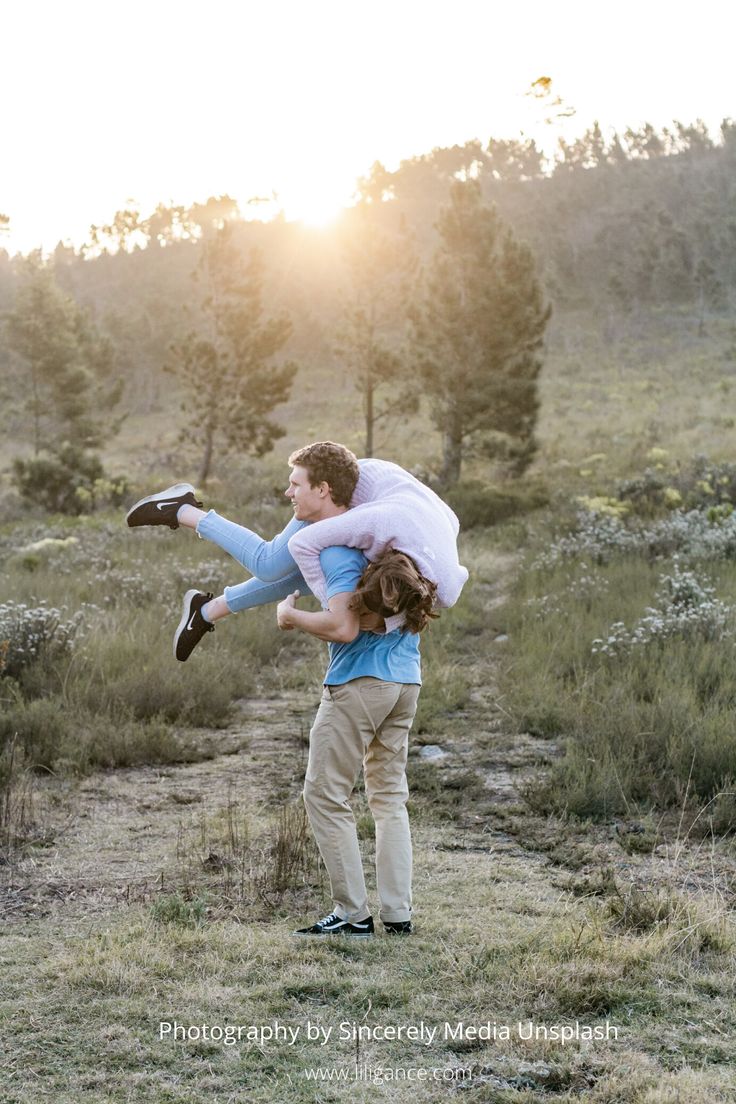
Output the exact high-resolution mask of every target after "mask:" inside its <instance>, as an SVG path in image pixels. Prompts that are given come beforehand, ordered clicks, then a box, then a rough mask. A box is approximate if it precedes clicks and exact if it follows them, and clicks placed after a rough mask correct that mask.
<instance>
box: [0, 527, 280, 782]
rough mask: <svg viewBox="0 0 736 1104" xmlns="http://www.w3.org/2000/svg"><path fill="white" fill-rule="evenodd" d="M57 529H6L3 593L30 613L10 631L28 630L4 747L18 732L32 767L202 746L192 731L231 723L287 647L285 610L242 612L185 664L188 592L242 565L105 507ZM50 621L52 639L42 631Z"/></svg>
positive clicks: (167, 755)
mask: <svg viewBox="0 0 736 1104" xmlns="http://www.w3.org/2000/svg"><path fill="white" fill-rule="evenodd" d="M48 530H49V531H50V532H51V533H52V535H55V536H57V537H62V536H63V538H64V539H57V540H48V539H43V540H41V541H39V527H38V526H37V524H35V523H33V524H29V523H26V524H23V525H19V526H16V527H14V528H13V529H6V530H5V532H4V533H3V534H2V540H1V545H2V547H0V555H1V556H2V559H3V561H4V562H3V566H4V569H5V571H4V581H5V594H4V595H3V596H2V597H3V598H4V599H5V600H6V602H8V603H10V605H9V606H8V609H10V610H11V613H12V610H13V609H16V610H17V611H19V612H18V614H17V617H16V619H15V627H12V626H11V628H8V629H7V630H6V631H7V632H15V633H16V635H18V634H20V635H18V639H19V644H18V646H17V647H15V648H14V649H13V648H11V649H10V650H8V645H7V644H6V647H5V649H4V651H3V656H4V659H7V658H8V656H12V657H13V664H12V667H11V666H9V664H7V663H4V668H5V669H4V670H1V669H0V697H2V699H3V706H4V708H3V710H2V713H1V714H0V748H1V747H2V746H3V745H4V744H5V743H7V742H8V741H9V740H10V739H11V738H14V739H17V740H18V742H19V746H20V747H21V748H22V750H23V753H24V760H25V762H26V764H27V765H28V766H29V767H31V768H38V767H44V768H47V769H51V770H60V769H73V770H77V771H79V770H88V769H90V768H92V767H94V766H95V765H102V766H122V765H126V766H128V765H132V764H135V763H139V762H146V761H149V762H150V761H177V760H181V759H191V758H196V757H198V756H199V755H200V754H201V752H200V751H198V749H197V747H196V745H195V743H194V741H193V740H192V739H191V738H187V737H186V736H185V735H182V730H186V729H191V728H196V727H221V726H223V725H225V724H226V723H227V721H228V719H229V716H230V713H231V708H232V704H233V701H234V700H235V699H237V698H240V697H243V696H246V695H248V694H251V693H253V691H254V689H255V686H256V681H257V679H258V677H259V672H260V671H261V670H262V668H264V665H267V664H268V663H269V661H270V660H271V659H272V658H273V656H274V655H275V654H276V653H277V652H278V650H279V649H281V648H283V647H284V638H283V634H280V633H279V631H278V629H277V627H276V624H275V618H274V616H273V611H272V610H256V611H250V612H249V613H248V614H247V615H243V616H241V617H238V618H232V619H230V620H229V621H228V622H226V623H225V624H223V625H222V626H220V627H219V628H218V630H217V631H216V633H214V634H212V635H211V636H208V637H207V638H206V639H205V640H204V641H203V642H202V643H201V645H200V646H199V648H198V649H197V651H196V653H195V654H194V655H193V656H192V657H190V659H189V660H188V662H187V664H186V665H184V664H182V663H178V662H177V661H176V660H175V659H174V656H173V653H172V638H173V633H174V630H175V628H176V625H177V624H178V620H179V616H180V611H181V596H182V593H183V592H184V590H186V589H187V588H188V587H190V586H192V585H194V586H199V587H201V589H205V590H206V589H209V590H212V591H214V592H215V593H218V592H219V591H220V590H221V589H222V587H223V586H224V585H225V583H226V582H228V581H236V580H239V579H241V578H243V574H244V573H243V572H242V570H241V569H240V568H238V567H237V565H235V564H231V563H230V562H229V561H228V559H227V557H225V555H224V554H222V553H218V552H216V550H214V549H212V548H211V547H210V546H208V545H205V544H203V543H202V542H199V541H197V540H194V539H187V538H189V537H190V535H189V534H172V533H170V532H169V531H168V530H166V531H164V532H159V531H153V532H141V533H130V532H128V531H127V530H125V529H124V528H123V527H122V526H121V525H120V523H119V521H117V520H116V521H114V522H110V521H109V520H107V521H105V520H102V519H100V518H99V517H96V518H81V519H74V521H73V522H71V521H70V520H69V519H63V520H61V521H58V523H57V522H56V521H54V522H53V523H51V524H50V525H49V527H48ZM70 532H71V533H72V535H73V539H72V540H69V533H70ZM177 538H178V539H177ZM29 549H30V551H29ZM12 603H16V605H15V606H14V607H13V606H12ZM24 603H25V605H26V606H27V607H28V612H27V614H26V613H25V612H24V610H23V604H24ZM39 610H40V611H41V613H40V614H39V613H38V611H39ZM44 610H47V611H50V612H49V613H48V615H46V616H45V618H44V615H43V611H44ZM31 614H33V616H34V617H35V620H34V621H33V622H32V624H31ZM52 614H53V616H52ZM24 616H25V617H26V621H27V622H28V623H29V626H30V627H29V628H27V629H26V628H24V623H23V617H24ZM11 621H12V618H11V617H10V616H9V615H8V616H6V623H7V624H8V625H10V624H11ZM56 621H59V622H60V624H61V626H62V628H63V629H64V630H65V631H66V626H67V624H69V625H71V624H72V623H73V626H74V632H73V634H72V632H71V630H69V631H68V632H66V635H65V636H64V637H63V639H62V638H61V637H60V635H59V631H57V632H56V635H55V636H54V635H53V634H52V631H51V630H52V629H53V626H54V624H55V622H56ZM46 625H50V626H51V629H49V630H47V635H48V640H44V639H41V638H40V637H39V635H38V630H37V626H41V628H42V629H43V628H44V627H45V626H46ZM34 633H35V636H34V635H33V634H34ZM0 635H2V634H1V633H0ZM28 641H31V642H32V643H33V642H34V641H35V642H36V643H33V646H32V647H31V646H29V643H28ZM60 642H61V643H63V645H64V646H63V647H62V646H60ZM11 643H12V642H11ZM11 676H12V677H11Z"/></svg>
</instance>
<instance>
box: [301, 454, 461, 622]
mask: <svg viewBox="0 0 736 1104" xmlns="http://www.w3.org/2000/svg"><path fill="white" fill-rule="evenodd" d="M358 463H359V465H360V478H359V480H358V485H357V487H356V488H355V494H354V495H353V497H352V499H351V502H350V509H349V510H347V511H346V512H345V513H344V514H340V515H339V516H338V517H333V518H326V519H325V520H324V521H316V522H314V524H313V525H305V526H304V528H303V529H300V530H299V532H298V533H295V534H294V536H293V537H292V538H291V539H290V541H289V551H290V552H291V554H292V556H293V557H294V559H295V560H296V562H297V565H298V566H299V568H300V569H301V572H302V575H303V576H304V578H305V579H306V581H307V583H308V584H309V587H310V589H311V591H312V593H313V594H315V595H316V597H317V598H318V599H319V600H320V602H322V604H323V605H326V602H327V593H326V586H327V584H326V581H325V577H324V574H323V572H322V568H321V566H320V562H319V554H320V552H322V551H323V550H324V549H325V548H329V547H330V545H333V544H344V545H347V547H348V548H360V549H361V550H362V551H363V552H364V553H365V555H366V556H367V557H368V559H369V560H374V559H375V558H376V557H377V556H379V555H380V554H381V552H384V551H385V550H386V549H387V548H395V549H397V550H398V551H399V552H405V553H406V554H407V555H408V556H411V558H412V559H413V560H414V562H415V564H416V565H417V567H418V568H419V571H420V572H421V573H422V575H424V576H426V578H427V579H431V580H432V582H435V583H437V605H438V606H442V607H445V608H449V607H450V606H454V604H455V602H457V600H458V598H459V596H460V591H461V590H462V588H463V586H464V584H465V582H466V580H467V578H468V572H467V569H466V568H464V567H463V566H462V564H461V563H460V562H459V560H458V553H457V534H458V530H459V528H460V525H459V522H458V520H457V517H456V516H455V514H454V513H453V512H452V510H451V509H450V507H449V506H448V505H447V503H445V502H443V501H442V499H441V498H439V496H438V495H436V494H435V493H434V491H432V490H430V488H429V487H426V486H425V485H424V483H420V481H419V480H418V479H415V478H414V476H413V475H410V474H409V472H407V471H405V470H404V469H403V468H401V467H399V465H398V464H392V463H390V462H389V461H388V460H359V461H358Z"/></svg>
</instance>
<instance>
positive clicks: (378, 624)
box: [360, 607, 386, 634]
mask: <svg viewBox="0 0 736 1104" xmlns="http://www.w3.org/2000/svg"><path fill="white" fill-rule="evenodd" d="M360 631H361V632H374V633H381V634H383V633H385V632H386V622H385V621H384V620H383V618H382V617H381V615H380V613H373V612H372V611H371V610H369V609H365V607H364V608H363V612H362V613H361V615H360Z"/></svg>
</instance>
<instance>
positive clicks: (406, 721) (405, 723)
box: [363, 683, 420, 924]
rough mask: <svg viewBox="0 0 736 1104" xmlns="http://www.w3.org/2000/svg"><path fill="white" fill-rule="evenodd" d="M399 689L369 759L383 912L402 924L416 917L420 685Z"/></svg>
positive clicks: (367, 775)
mask: <svg viewBox="0 0 736 1104" xmlns="http://www.w3.org/2000/svg"><path fill="white" fill-rule="evenodd" d="M379 685H385V684H380V683H379ZM394 685H396V684H394ZM397 689H398V690H399V691H400V693H399V695H398V697H397V700H396V704H395V706H394V707H393V709H392V710H391V712H390V713H389V714H388V715H387V716H386V718H385V720H384V721H383V723H382V724H381V725H380V727H379V728H378V730H377V732H376V735H375V737H374V739H373V740H372V741H371V744H370V746H369V747H368V750H367V752H366V756H365V760H364V763H363V767H364V771H365V791H366V796H367V798H368V805H369V808H370V810H371V813H372V815H373V819H374V821H375V825H376V883H377V887H378V897H379V900H380V902H381V912H380V916H381V920H383V922H384V923H386V924H388V923H391V924H402V923H406V922H407V921H409V920H410V919H411V876H412V848H411V832H410V829H409V816H408V813H407V811H406V801H407V798H408V796H409V787H408V785H407V781H406V759H407V754H408V749H409V730H410V728H411V723H412V721H413V720H414V714H415V713H416V709H417V699H418V697H419V689H420V688H419V686H413V685H406V686H398V685H397ZM364 693H370V691H364ZM373 693H374V694H377V693H378V691H373Z"/></svg>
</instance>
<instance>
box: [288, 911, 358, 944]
mask: <svg viewBox="0 0 736 1104" xmlns="http://www.w3.org/2000/svg"><path fill="white" fill-rule="evenodd" d="M292 935H352V936H353V937H356V938H358V939H368V938H369V936H371V935H373V917H372V916H366V918H365V920H358V921H356V922H354V923H351V922H350V921H349V920H343V918H342V916H338V915H337V913H336V912H331V913H330V915H329V916H324V917H323V918H322V919H321V920H318V921H317V923H316V924H312V925H311V927H309V928H297V930H296V931H295V932H292Z"/></svg>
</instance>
